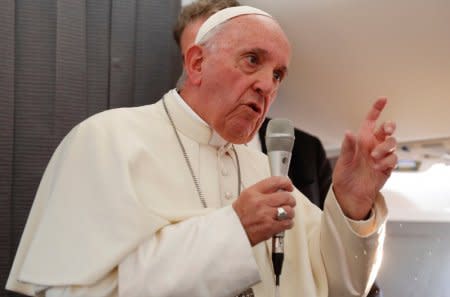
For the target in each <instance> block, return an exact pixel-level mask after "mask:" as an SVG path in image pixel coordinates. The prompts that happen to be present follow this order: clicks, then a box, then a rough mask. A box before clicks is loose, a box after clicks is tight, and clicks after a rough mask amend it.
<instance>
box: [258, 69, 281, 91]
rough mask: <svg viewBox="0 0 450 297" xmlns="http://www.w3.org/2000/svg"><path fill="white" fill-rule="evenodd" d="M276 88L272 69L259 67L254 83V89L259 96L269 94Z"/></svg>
mask: <svg viewBox="0 0 450 297" xmlns="http://www.w3.org/2000/svg"><path fill="white" fill-rule="evenodd" d="M277 88H278V81H277V80H276V79H275V78H274V75H273V71H272V69H261V70H260V71H259V72H258V73H257V76H256V81H255V83H254V89H255V91H256V92H257V93H258V94H260V95H261V96H264V97H266V96H271V95H272V94H273V93H274V92H275V91H276V90H277Z"/></svg>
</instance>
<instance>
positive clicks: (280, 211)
mask: <svg viewBox="0 0 450 297" xmlns="http://www.w3.org/2000/svg"><path fill="white" fill-rule="evenodd" d="M287 218H288V213H287V211H286V210H285V209H284V208H283V207H277V220H278V221H282V220H286V219H287Z"/></svg>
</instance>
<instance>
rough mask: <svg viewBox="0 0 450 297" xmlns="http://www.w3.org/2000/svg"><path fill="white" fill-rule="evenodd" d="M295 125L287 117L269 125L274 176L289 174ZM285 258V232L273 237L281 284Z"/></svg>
mask: <svg viewBox="0 0 450 297" xmlns="http://www.w3.org/2000/svg"><path fill="white" fill-rule="evenodd" d="M294 140H295V136H294V125H293V124H292V122H291V121H290V120H287V119H272V120H271V121H270V122H269V124H268V125H267V130H266V146H267V155H268V156H269V164H270V173H271V175H272V176H287V175H288V171H289V164H290V162H291V155H292V148H293V146H294ZM283 260H284V232H280V233H278V234H275V236H274V237H273V238H272V264H273V270H274V273H275V285H276V286H277V287H279V285H280V275H281V269H282V267H283Z"/></svg>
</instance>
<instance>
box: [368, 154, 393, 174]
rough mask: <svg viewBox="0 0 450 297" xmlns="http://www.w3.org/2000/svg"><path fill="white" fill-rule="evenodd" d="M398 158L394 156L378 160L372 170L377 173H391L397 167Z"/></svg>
mask: <svg viewBox="0 0 450 297" xmlns="http://www.w3.org/2000/svg"><path fill="white" fill-rule="evenodd" d="M397 161H398V157H397V155H396V154H390V155H387V156H386V157H385V158H383V159H381V160H378V161H377V162H376V163H375V164H374V165H373V168H374V169H375V170H378V171H382V172H386V171H392V170H393V169H394V168H395V166H397Z"/></svg>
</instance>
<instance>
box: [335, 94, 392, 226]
mask: <svg viewBox="0 0 450 297" xmlns="http://www.w3.org/2000/svg"><path fill="white" fill-rule="evenodd" d="M386 102H387V99H386V98H379V99H378V100H377V101H376V102H375V103H374V104H373V106H372V109H371V110H370V111H369V113H368V114H367V116H366V119H365V120H364V121H363V123H362V124H361V126H360V128H359V131H358V133H357V135H353V134H352V133H351V132H346V134H345V137H344V141H343V142H342V147H341V154H340V156H339V158H338V160H337V162H336V166H335V169H334V172H333V191H334V193H335V195H336V199H337V201H338V202H339V205H340V206H341V208H342V210H343V212H344V214H345V215H346V216H347V217H349V218H351V219H354V220H361V219H364V218H365V217H366V216H367V215H368V213H369V211H370V210H371V208H372V206H373V203H374V200H375V198H376V196H377V194H378V193H379V191H380V190H381V188H382V187H383V185H384V183H385V182H386V180H387V179H388V178H389V176H390V174H391V172H392V170H393V169H394V168H395V166H396V164H397V155H396V154H395V149H396V145H397V141H396V139H395V138H394V137H393V136H392V134H393V133H394V131H395V123H393V122H384V123H383V124H382V125H381V126H379V127H378V128H377V127H376V121H377V119H378V118H379V116H380V114H381V112H382V110H383V109H384V107H385V105H386Z"/></svg>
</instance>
